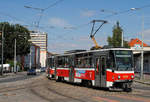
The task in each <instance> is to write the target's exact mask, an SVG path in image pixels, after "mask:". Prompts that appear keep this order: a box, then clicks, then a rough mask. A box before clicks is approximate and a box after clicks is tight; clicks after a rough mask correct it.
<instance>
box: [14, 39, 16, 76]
mask: <svg viewBox="0 0 150 102" xmlns="http://www.w3.org/2000/svg"><path fill="white" fill-rule="evenodd" d="M14 72H15V73H16V72H17V69H16V39H15V46H14Z"/></svg>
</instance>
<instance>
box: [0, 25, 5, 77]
mask: <svg viewBox="0 0 150 102" xmlns="http://www.w3.org/2000/svg"><path fill="white" fill-rule="evenodd" d="M4 28H5V24H4V25H3V27H2V58H1V70H0V74H1V75H3V63H4V62H3V56H4V55H3V54H4V53H3V51H4V49H3V48H4Z"/></svg>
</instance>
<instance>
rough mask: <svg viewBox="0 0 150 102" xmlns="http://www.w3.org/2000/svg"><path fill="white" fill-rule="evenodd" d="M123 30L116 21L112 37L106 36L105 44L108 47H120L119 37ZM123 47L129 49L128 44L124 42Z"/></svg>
mask: <svg viewBox="0 0 150 102" xmlns="http://www.w3.org/2000/svg"><path fill="white" fill-rule="evenodd" d="M122 31H123V29H122V28H121V27H120V25H119V22H118V21H117V23H116V25H115V26H114V27H113V31H112V32H113V36H112V37H110V36H108V38H107V42H108V45H109V46H113V47H121V40H122V39H121V38H122V37H121V36H122ZM124 47H129V45H128V42H127V41H125V40H124Z"/></svg>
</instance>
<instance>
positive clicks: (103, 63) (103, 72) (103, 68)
mask: <svg viewBox="0 0 150 102" xmlns="http://www.w3.org/2000/svg"><path fill="white" fill-rule="evenodd" d="M102 75H105V58H102Z"/></svg>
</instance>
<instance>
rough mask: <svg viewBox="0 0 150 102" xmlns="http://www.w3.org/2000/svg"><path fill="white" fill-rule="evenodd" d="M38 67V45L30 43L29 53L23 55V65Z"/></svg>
mask: <svg viewBox="0 0 150 102" xmlns="http://www.w3.org/2000/svg"><path fill="white" fill-rule="evenodd" d="M30 65H31V68H40V47H39V46H37V45H35V44H32V45H31V47H30V53H29V54H28V55H27V56H24V67H27V68H30Z"/></svg>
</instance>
